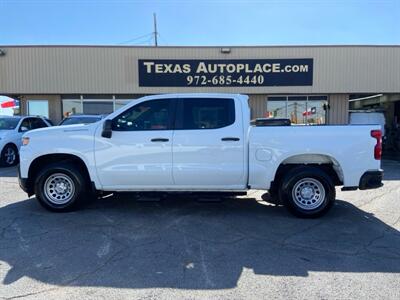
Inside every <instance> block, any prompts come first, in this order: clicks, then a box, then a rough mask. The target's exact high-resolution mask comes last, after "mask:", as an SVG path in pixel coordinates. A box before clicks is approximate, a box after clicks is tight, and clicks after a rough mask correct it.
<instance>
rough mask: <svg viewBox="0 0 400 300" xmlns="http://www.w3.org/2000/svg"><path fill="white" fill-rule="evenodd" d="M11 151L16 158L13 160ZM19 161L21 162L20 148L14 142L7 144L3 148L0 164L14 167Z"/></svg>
mask: <svg viewBox="0 0 400 300" xmlns="http://www.w3.org/2000/svg"><path fill="white" fill-rule="evenodd" d="M10 151H11V152H12V153H14V159H12V160H10V158H9V153H10ZM18 162H19V155H18V148H17V147H16V146H15V145H14V144H7V145H5V146H4V148H3V150H1V154H0V165H1V166H2V167H12V166H15V165H16V164H18Z"/></svg>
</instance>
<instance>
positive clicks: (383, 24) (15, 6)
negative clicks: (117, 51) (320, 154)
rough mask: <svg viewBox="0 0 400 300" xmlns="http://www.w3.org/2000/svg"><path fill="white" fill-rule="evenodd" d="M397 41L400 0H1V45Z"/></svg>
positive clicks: (358, 43)
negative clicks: (155, 33) (156, 38)
mask: <svg viewBox="0 0 400 300" xmlns="http://www.w3.org/2000/svg"><path fill="white" fill-rule="evenodd" d="M153 13H156V15H157V23H158V32H159V45H161V46H174V45H179V46H187V45H194V46H199V45H200V46H212V45H218V46H219V45H232V46H234V45H243V46H246V45H329V44H352V45H362V44H382V45H388V44H390V45H393V44H396V45H398V44H400V0H375V1H372V0H313V1H312V0H297V1H296V0H281V1H278V0H276V1H272V0H270V1H268V0H264V1H261V0H258V1H256V0H248V1H245V0H241V1H239V0H236V1H235V0H231V1H224V0H214V1H211V0H208V1H197V0H186V1H178V0H175V1H174V0H171V1H167V0H164V1H161V0H160V1H152V0H147V1H144V0H143V1H135V0H115V1H112V0H99V1H95V0H81V1H78V0H0V45H74V44H78V45H153V44H154V39H153V37H152V35H151V33H152V32H153Z"/></svg>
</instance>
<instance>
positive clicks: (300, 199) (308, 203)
mask: <svg viewBox="0 0 400 300" xmlns="http://www.w3.org/2000/svg"><path fill="white" fill-rule="evenodd" d="M292 197H293V200H294V202H295V204H296V205H297V206H298V207H300V208H302V209H304V210H313V209H316V208H318V207H319V206H321V204H322V203H323V202H324V199H325V188H324V186H323V184H322V183H321V182H320V181H318V180H316V179H314V178H303V179H301V180H299V181H298V182H296V184H295V185H294V186H293V189H292Z"/></svg>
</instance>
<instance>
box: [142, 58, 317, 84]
mask: <svg viewBox="0 0 400 300" xmlns="http://www.w3.org/2000/svg"><path fill="white" fill-rule="evenodd" d="M138 70H139V86H142V87H193V86H196V87H202V86H204V87H210V86H219V87H222V86H310V85H312V83H313V59H312V58H294V59H232V60H216V59H209V60H193V59H155V60H154V59H139V61H138Z"/></svg>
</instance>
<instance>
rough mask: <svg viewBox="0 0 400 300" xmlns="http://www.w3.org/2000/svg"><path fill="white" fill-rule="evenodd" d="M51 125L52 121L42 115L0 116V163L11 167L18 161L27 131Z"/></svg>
mask: <svg viewBox="0 0 400 300" xmlns="http://www.w3.org/2000/svg"><path fill="white" fill-rule="evenodd" d="M49 126H51V123H50V121H49V120H47V119H45V118H42V117H34V116H0V165H1V166H3V167H10V166H13V165H16V164H17V163H18V161H19V157H18V153H19V149H20V147H21V145H22V135H23V134H24V133H25V132H27V131H29V130H32V129H37V128H43V127H49Z"/></svg>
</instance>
